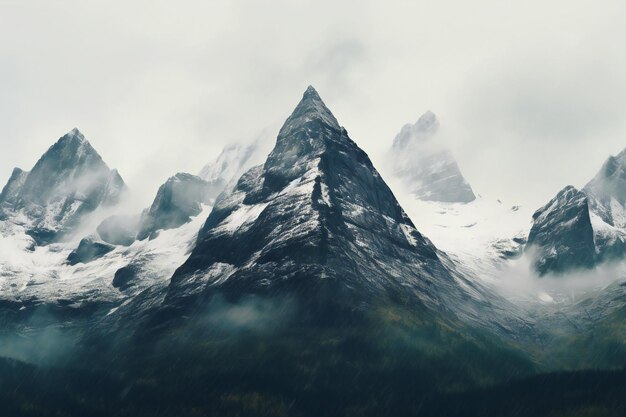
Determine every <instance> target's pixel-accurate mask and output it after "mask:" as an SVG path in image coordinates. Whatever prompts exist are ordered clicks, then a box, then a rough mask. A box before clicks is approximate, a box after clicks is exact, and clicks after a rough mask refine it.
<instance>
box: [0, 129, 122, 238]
mask: <svg viewBox="0 0 626 417" xmlns="http://www.w3.org/2000/svg"><path fill="white" fill-rule="evenodd" d="M125 188H126V186H125V184H124V181H123V180H122V178H121V177H120V175H119V173H118V172H117V171H116V170H111V169H109V167H108V166H107V165H106V163H105V162H104V161H103V160H102V158H101V157H100V155H99V154H98V152H96V150H95V149H94V148H93V147H92V146H91V144H89V142H88V141H87V140H86V139H85V137H84V136H83V134H82V133H80V132H79V131H78V129H73V130H72V131H71V132H69V133H67V134H66V135H64V136H62V137H61V138H60V139H59V140H58V141H57V142H56V143H55V144H54V145H52V147H50V149H48V150H47V151H46V153H44V154H43V156H42V157H41V158H40V159H39V161H37V163H36V164H35V166H34V167H33V169H32V170H31V171H30V172H24V171H22V170H19V169H17V168H16V169H15V170H14V171H13V174H12V175H11V178H10V179H9V182H8V183H7V185H6V186H5V187H4V189H3V191H2V194H1V195H0V218H2V219H5V220H10V219H12V220H13V221H16V222H19V223H23V224H24V225H25V226H26V227H27V228H28V230H29V234H30V235H31V236H32V237H33V238H34V239H35V241H36V242H37V243H38V244H40V245H41V244H47V243H50V242H53V241H55V240H58V239H59V238H61V237H63V236H64V235H66V234H67V233H69V232H71V231H72V230H73V228H74V227H75V226H77V225H78V224H79V222H80V220H81V219H82V218H83V217H84V216H85V215H87V214H89V213H91V212H93V211H94V210H96V209H97V208H98V207H106V206H112V205H114V204H116V203H117V202H118V201H119V199H120V196H121V194H122V192H123V191H124V190H125Z"/></svg>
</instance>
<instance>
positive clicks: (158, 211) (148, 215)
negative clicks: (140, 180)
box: [137, 173, 212, 240]
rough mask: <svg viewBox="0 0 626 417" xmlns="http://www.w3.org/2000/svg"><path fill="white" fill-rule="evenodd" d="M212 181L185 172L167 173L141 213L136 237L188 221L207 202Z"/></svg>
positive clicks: (152, 234)
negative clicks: (167, 177)
mask: <svg viewBox="0 0 626 417" xmlns="http://www.w3.org/2000/svg"><path fill="white" fill-rule="evenodd" d="M211 190H212V186H211V184H209V183H208V182H206V181H204V180H203V179H202V178H200V177H197V176H195V175H191V174H187V173H178V174H176V175H174V176H173V177H170V178H169V179H168V180H167V181H166V182H165V184H163V185H161V187H159V191H158V192H157V195H156V197H155V198H154V201H153V202H152V205H151V206H150V208H149V209H148V210H147V211H145V212H144V213H143V214H142V217H141V224H140V227H139V233H138V234H137V239H139V240H143V239H145V238H147V237H154V236H155V234H156V233H157V232H158V231H159V230H167V229H173V228H176V227H178V226H180V225H183V224H185V223H187V222H188V221H190V219H191V217H194V216H197V215H198V214H199V213H200V211H202V206H201V205H202V204H209V203H210V200H211V197H210V193H211Z"/></svg>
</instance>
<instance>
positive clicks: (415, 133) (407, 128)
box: [393, 110, 439, 150]
mask: <svg viewBox="0 0 626 417" xmlns="http://www.w3.org/2000/svg"><path fill="white" fill-rule="evenodd" d="M438 130H439V120H438V119H437V115H436V114H435V113H433V112H432V111H430V110H428V111H426V112H425V113H424V114H422V115H421V116H420V117H419V119H417V122H415V124H410V123H409V124H406V125H404V126H403V127H402V129H401V130H400V133H398V134H397V135H396V137H395V139H394V141H393V147H394V148H395V149H399V150H403V149H405V148H406V147H407V146H409V145H410V144H412V143H420V142H426V141H428V140H430V139H431V138H432V137H433V136H434V134H435V133H437V131H438Z"/></svg>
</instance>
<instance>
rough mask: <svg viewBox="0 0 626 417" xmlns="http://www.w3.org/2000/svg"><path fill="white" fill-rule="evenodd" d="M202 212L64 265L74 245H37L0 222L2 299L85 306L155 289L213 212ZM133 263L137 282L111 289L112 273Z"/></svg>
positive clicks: (22, 231) (207, 208)
mask: <svg viewBox="0 0 626 417" xmlns="http://www.w3.org/2000/svg"><path fill="white" fill-rule="evenodd" d="M211 209H212V207H211V206H203V207H202V211H201V212H200V214H198V215H197V216H196V217H194V218H193V219H192V221H190V222H189V223H186V224H184V225H182V226H180V227H178V228H176V229H170V230H165V231H162V232H161V233H160V234H159V235H158V237H157V238H155V239H153V240H148V239H146V240H143V241H135V242H134V243H133V244H132V245H131V246H129V247H124V246H117V247H116V248H115V249H114V250H113V251H112V252H110V253H108V254H106V255H104V256H103V257H101V258H99V259H96V260H94V261H91V262H89V263H87V264H83V263H79V264H76V265H73V266H71V265H68V264H67V263H66V260H67V257H68V255H69V253H70V252H71V251H72V250H73V249H75V248H76V242H64V243H55V244H51V245H49V246H45V247H40V246H35V245H34V244H33V240H32V238H31V237H29V236H28V235H26V230H25V229H24V228H23V227H22V226H20V225H16V224H14V223H11V222H6V221H0V252H1V253H2V258H1V259H0V294H1V295H2V299H3V300H10V301H17V302H20V301H21V302H24V303H35V304H38V303H40V302H59V301H60V302H63V303H65V304H68V305H74V306H80V305H82V304H84V303H87V302H93V301H98V302H107V301H108V302H115V301H119V300H123V299H124V298H127V297H130V296H133V295H135V294H137V293H138V292H140V291H142V290H143V289H145V288H147V287H150V286H154V285H166V284H167V282H168V281H169V278H170V277H171V276H172V274H173V273H174V270H175V269H176V268H177V267H178V266H179V265H180V264H182V263H183V262H184V260H185V259H186V258H187V256H188V254H189V251H190V250H191V247H192V246H193V243H194V242H195V238H196V235H197V233H198V230H199V229H200V227H201V226H202V223H203V222H204V220H205V219H206V218H207V216H208V215H209V213H210V211H211ZM129 262H133V263H134V264H136V265H139V272H138V275H139V279H137V280H136V285H134V286H132V287H130V288H129V289H128V290H127V291H123V292H121V291H119V290H118V289H116V288H114V287H113V285H112V281H113V278H114V275H115V272H116V271H117V270H118V269H120V268H122V267H124V266H126V265H128V264H129Z"/></svg>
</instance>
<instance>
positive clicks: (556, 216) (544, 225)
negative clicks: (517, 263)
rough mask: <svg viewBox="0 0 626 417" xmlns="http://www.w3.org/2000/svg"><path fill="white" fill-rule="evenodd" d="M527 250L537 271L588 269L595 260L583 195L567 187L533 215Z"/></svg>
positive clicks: (543, 272) (590, 227)
mask: <svg viewBox="0 0 626 417" xmlns="http://www.w3.org/2000/svg"><path fill="white" fill-rule="evenodd" d="M533 220H534V223H533V226H532V228H531V230H530V234H529V235H528V242H527V244H526V248H527V250H532V251H533V253H534V256H535V268H536V270H537V271H538V272H539V274H541V275H544V274H547V273H562V272H564V271H566V270H568V269H572V268H580V267H583V268H591V267H593V266H594V264H595V261H596V247H595V243H594V231H593V227H592V225H591V219H590V217H589V204H588V199H587V196H586V195H585V194H584V193H583V192H581V191H579V190H577V189H576V188H574V187H572V186H567V187H565V188H564V189H563V190H561V191H559V193H558V194H557V195H556V197H554V198H553V199H552V200H550V202H548V204H546V205H545V206H543V207H542V208H540V209H539V210H537V211H536V212H535V214H533Z"/></svg>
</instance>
